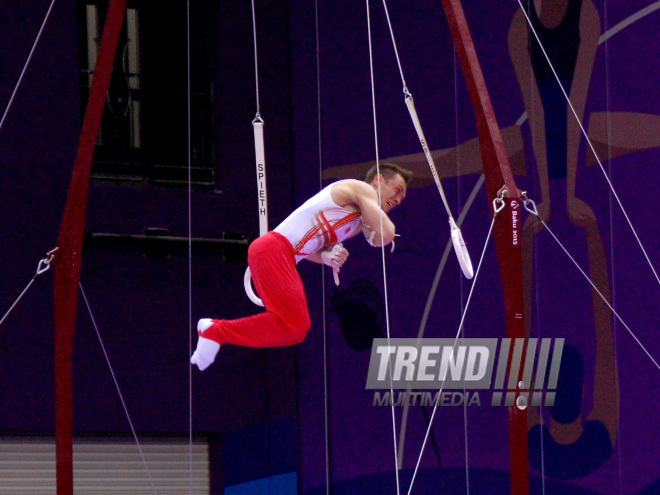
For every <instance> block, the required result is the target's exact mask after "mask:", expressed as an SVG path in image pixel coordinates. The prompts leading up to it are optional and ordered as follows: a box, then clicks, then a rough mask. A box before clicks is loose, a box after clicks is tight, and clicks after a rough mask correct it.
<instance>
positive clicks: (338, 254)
mask: <svg viewBox="0 0 660 495" xmlns="http://www.w3.org/2000/svg"><path fill="white" fill-rule="evenodd" d="M347 258H348V249H346V248H345V247H344V245H343V244H342V243H341V242H338V243H337V244H334V245H333V246H332V248H330V246H328V247H327V248H326V249H325V250H324V251H321V259H322V260H323V263H325V264H326V265H328V266H329V267H331V268H332V269H333V270H335V271H339V269H340V268H341V267H342V265H343V264H344V263H345V262H346V259H347Z"/></svg>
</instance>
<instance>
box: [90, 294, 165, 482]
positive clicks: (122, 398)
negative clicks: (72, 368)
mask: <svg viewBox="0 0 660 495" xmlns="http://www.w3.org/2000/svg"><path fill="white" fill-rule="evenodd" d="M78 286H79V287H80V294H81V295H82V296H83V300H84V301H85V306H86V307H87V312H88V313H89V317H90V319H91V321H92V325H93V326H94V330H95V331H96V336H97V337H98V339H99V343H100V344H101V349H102V350H103V355H104V356H105V362H106V363H107V364H108V369H109V370H110V375H111V376H112V381H113V382H114V384H115V388H116V389H117V395H119V400H120V401H121V405H122V407H123V408H124V413H125V414H126V419H127V420H128V425H129V426H130V428H131V432H132V433H133V438H134V439H135V443H136V444H137V448H138V452H139V453H140V457H141V459H142V464H143V465H144V469H145V470H146V471H147V475H148V476H149V482H150V483H151V488H152V490H153V492H154V493H157V491H156V485H155V484H154V480H153V478H152V476H151V471H150V470H149V466H148V464H147V460H146V459H145V457H144V453H143V452H142V446H141V445H140V440H139V439H138V436H137V433H136V431H135V427H134V426H133V421H131V415H130V414H129V413H128V407H127V406H126V401H125V400H124V396H123V394H122V393H121V388H120V387H119V382H118V381H117V376H116V375H115V371H114V369H113V367H112V364H110V357H109V356H108V352H107V351H106V349H105V345H104V344H103V339H102V338H101V332H100V331H99V327H98V325H97V324H96V319H95V318H94V314H93V313H92V307H91V305H90V304H89V300H88V299H87V294H85V290H84V289H83V286H82V282H78Z"/></svg>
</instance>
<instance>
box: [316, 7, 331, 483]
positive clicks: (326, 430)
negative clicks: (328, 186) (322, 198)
mask: <svg viewBox="0 0 660 495" xmlns="http://www.w3.org/2000/svg"><path fill="white" fill-rule="evenodd" d="M314 21H315V32H316V106H317V119H318V120H317V132H318V153H319V190H321V189H323V139H322V134H321V132H322V125H321V123H322V121H321V45H320V37H319V3H318V0H314ZM325 284H326V277H325V269H324V266H323V265H321V297H322V298H323V299H322V301H323V302H322V311H323V428H324V439H325V490H326V494H327V495H330V411H329V404H328V325H327V321H326V319H327V314H328V310H327V298H326V289H325Z"/></svg>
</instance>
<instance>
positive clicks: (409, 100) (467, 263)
mask: <svg viewBox="0 0 660 495" xmlns="http://www.w3.org/2000/svg"><path fill="white" fill-rule="evenodd" d="M383 8H384V9H385V17H386V18H387V25H388V26H389V29H390V35H391V38H392V46H393V47H394V54H395V55H396V60H397V64H398V66H399V73H400V75H401V82H402V84H403V94H404V96H405V103H406V107H407V108H408V113H409V114H410V118H411V119H412V122H413V126H414V127H415V131H416V132H417V137H418V138H419V142H420V144H421V146H422V150H423V151H424V156H425V157H426V161H427V162H428V164H429V168H430V169H431V175H432V176H433V180H434V181H435V185H436V187H437V188H438V192H439V193H440V198H441V199H442V204H443V205H444V207H445V210H446V211H447V216H448V218H449V227H450V232H451V239H452V243H453V245H454V251H455V253H456V258H457V259H458V264H459V265H460V266H461V270H462V271H463V275H465V278H467V279H471V278H472V277H473V276H474V270H473V268H472V261H471V260H470V254H469V252H468V250H467V246H466V245H465V241H464V240H463V234H462V233H461V229H460V228H459V227H458V226H457V225H456V222H455V221H454V217H453V215H452V213H451V209H450V208H449V203H448V202H447V197H446V196H445V191H444V189H443V187H442V183H441V181H440V175H439V174H438V170H437V168H436V166H435V162H434V160H433V156H432V155H431V151H430V150H429V147H428V143H427V141H426V137H425V136H424V130H423V129H422V125H421V123H420V121H419V117H418V116H417V110H416V109H415V103H414V101H413V97H412V94H411V93H410V91H409V90H408V87H407V86H406V80H405V78H404V76H403V69H402V67H401V61H400V60H399V51H398V49H397V46H396V40H395V38H394V30H393V29H392V23H391V21H390V14H389V12H388V10H387V3H386V1H385V0H383Z"/></svg>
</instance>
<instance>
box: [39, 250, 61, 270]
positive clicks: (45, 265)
mask: <svg viewBox="0 0 660 495" xmlns="http://www.w3.org/2000/svg"><path fill="white" fill-rule="evenodd" d="M59 249H60V248H57V247H56V248H55V249H51V250H50V251H48V252H47V253H46V257H45V258H44V259H42V260H40V261H39V264H38V265H37V272H36V273H35V274H34V276H35V277H37V276H38V275H41V274H42V273H44V272H47V271H48V270H49V269H50V263H51V262H52V261H53V260H54V259H55V253H57V251H58V250H59Z"/></svg>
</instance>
